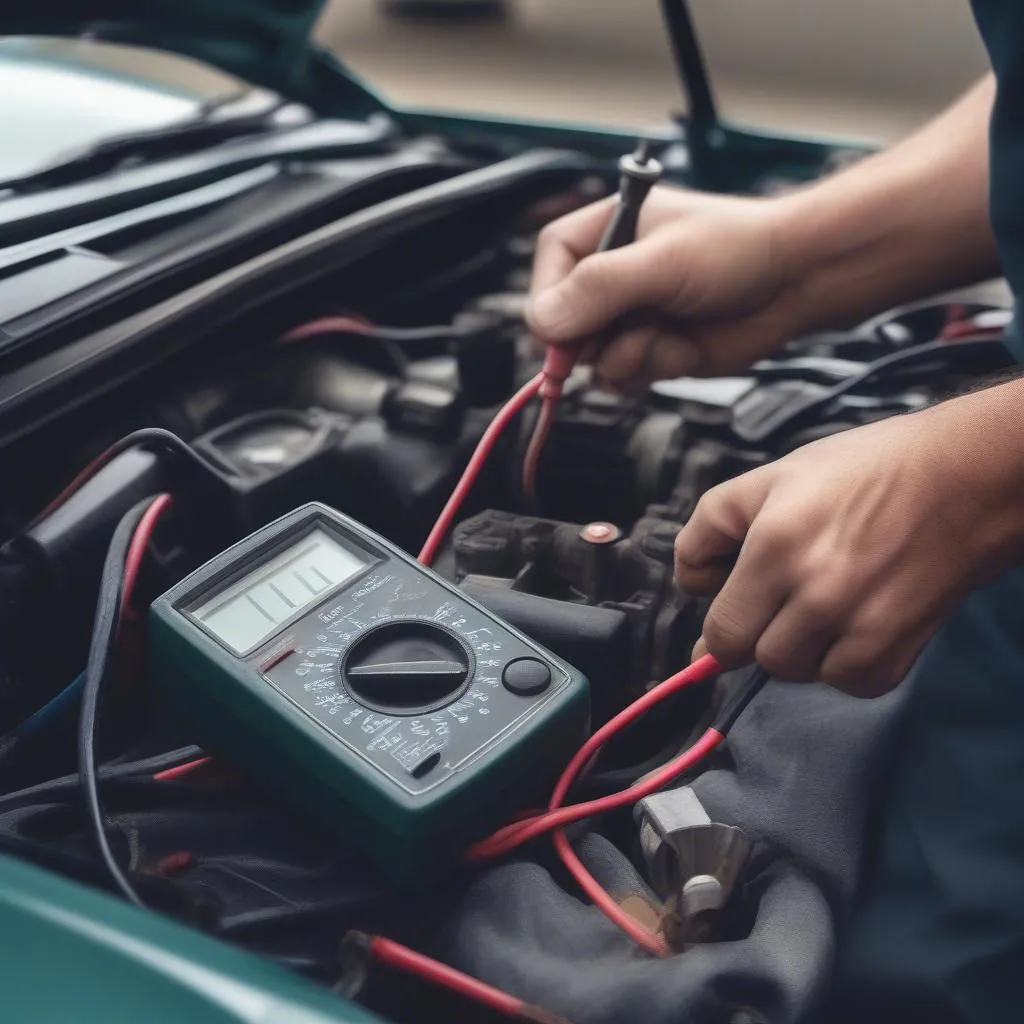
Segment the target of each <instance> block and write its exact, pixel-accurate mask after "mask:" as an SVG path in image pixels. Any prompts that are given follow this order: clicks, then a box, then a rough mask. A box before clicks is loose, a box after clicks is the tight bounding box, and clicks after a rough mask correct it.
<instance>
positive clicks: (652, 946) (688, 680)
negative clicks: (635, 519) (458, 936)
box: [469, 655, 725, 956]
mask: <svg viewBox="0 0 1024 1024" xmlns="http://www.w3.org/2000/svg"><path fill="white" fill-rule="evenodd" d="M719 671H721V666H720V665H719V664H718V662H717V661H715V659H714V658H712V657H711V656H710V655H705V656H704V657H703V658H700V659H699V660H697V661H696V662H694V663H693V664H692V665H690V666H689V667H687V668H685V669H683V670H682V671H681V672H677V673H676V674H675V675H674V676H671V677H670V678H669V679H666V680H665V682H663V683H661V684H660V685H658V686H656V687H654V689H652V690H651V691H650V692H648V693H646V694H644V696H643V697H641V698H640V699H639V700H637V701H635V702H634V703H633V704H631V705H630V706H629V707H628V708H626V709H625V710H624V711H622V712H620V713H619V714H618V715H616V716H615V717H614V718H612V719H611V720H610V721H609V722H607V723H606V724H605V725H604V726H602V727H601V728H600V729H598V731H597V732H595V733H594V734H593V736H591V737H590V739H588V740H587V742H586V743H585V744H584V745H583V746H582V747H580V749H579V750H578V751H577V752H576V755H575V756H574V757H573V759H572V760H571V761H570V762H569V764H568V765H567V766H566V768H565V770H564V771H563V772H562V775H561V777H560V778H559V780H558V783H557V785H556V786H555V789H554V792H553V793H552V794H551V800H550V803H549V804H548V811H547V812H546V813H544V814H539V815H535V816H534V817H532V818H527V819H525V820H520V821H516V822H513V823H512V824H510V825H506V826H505V828H503V829H499V830H498V831H497V832H496V833H494V835H492V836H490V837H489V838H488V839H485V840H483V841H482V842H480V843H477V844H475V845H474V846H473V847H471V848H470V851H469V856H470V857H472V858H474V859H481V858H486V857H497V856H501V855H503V854H505V853H508V852H509V851H511V850H513V849H515V848H516V847H517V846H519V845H521V844H522V843H525V842H526V841H527V840H529V839H532V838H534V837H536V836H539V835H541V834H543V833H544V832H547V831H553V832H554V835H553V837H552V839H553V842H554V847H555V852H556V853H557V854H558V856H559V857H560V859H561V861H562V863H563V864H564V865H565V867H566V870H567V871H568V872H569V873H570V874H571V875H572V877H573V878H574V879H575V881H576V883H577V885H579V887H580V888H581V889H582V890H583V892H584V893H586V895H587V896H588V897H589V898H590V900H591V902H592V903H593V904H594V905H595V906H596V907H597V908H598V909H599V910H600V911H601V912H602V913H603V914H604V915H605V916H606V917H607V918H608V919H609V920H610V921H612V923H613V924H615V925H616V926H617V927H618V928H620V929H621V930H622V931H623V932H625V933H626V934H627V935H628V936H629V937H630V938H631V939H633V941H634V942H636V943H637V945H639V946H640V947H641V948H642V949H645V950H647V952H648V953H651V954H653V955H654V956H664V955H665V954H666V953H667V952H668V947H667V946H666V945H665V943H664V941H663V940H662V939H661V938H660V937H659V936H657V935H655V934H654V933H653V932H651V931H650V930H649V929H648V928H645V927H644V926H643V925H642V924H640V923H639V922H638V921H637V920H635V919H634V918H633V917H631V916H630V915H629V914H627V913H626V912H625V911H624V910H623V909H622V908H621V907H620V906H619V905H618V903H616V902H615V900H614V899H613V898H612V897H611V895H609V893H608V892H607V891H606V890H605V889H604V888H602V886H601V885H600V884H599V883H598V882H597V880H596V879H595V878H594V876H593V875H591V874H590V872H589V871H588V870H587V869H586V867H585V865H584V864H583V862H582V861H581V860H580V859H579V857H577V856H576V852H575V851H574V850H573V848H572V846H571V844H570V843H569V840H568V838H567V837H566V835H565V833H564V832H563V831H562V828H561V826H562V825H565V824H568V823H569V822H570V821H578V820H580V819H582V818H586V817H590V816H591V815H593V814H601V813H604V812H605V811H609V810H614V809H615V808H617V807H622V806H624V805H625V804H630V803H635V802H636V801H637V800H641V799H643V797H645V796H648V795H649V794H650V793H653V792H656V791H657V790H658V789H661V788H662V787H663V786H665V785H667V784H668V783H669V782H671V781H673V780H675V779H676V778H678V777H679V776H680V775H682V774H683V773H684V772H686V771H689V770H690V769H691V768H692V767H693V766H694V765H696V764H698V763H699V762H700V761H701V760H703V759H704V758H705V757H706V756H707V755H708V754H710V753H711V752H712V751H713V750H714V749H715V748H716V747H717V746H718V745H719V744H720V743H721V742H722V741H723V740H724V738H725V737H724V736H723V735H722V734H721V733H720V732H718V730H717V729H708V730H707V731H706V732H705V733H704V735H703V736H702V737H701V738H700V739H699V740H697V742H696V743H694V744H693V745H692V746H691V747H690V748H689V749H688V750H686V751H684V752H683V753H682V754H680V755H679V756H678V757H676V758H674V759H673V760H672V761H670V762H669V763H668V764H667V765H665V766H663V767H662V768H660V769H658V771H656V772H654V773H652V774H651V775H649V776H648V777H647V778H646V779H645V780H644V781H643V782H640V783H638V784H636V785H634V786H632V787H630V788H629V789H625V790H622V791H621V792H619V793H613V794H610V795H609V796H606V797H601V798H599V799H597V800H589V801H586V802H585V803H581V804H574V805H572V806H569V807H562V801H563V800H564V799H565V796H566V794H567V793H568V792H569V788H570V787H571V785H572V783H573V782H574V781H575V780H576V778H577V776H578V775H579V773H580V772H581V771H582V770H583V768H584V767H585V766H586V765H587V764H588V763H589V762H590V760H591V759H592V758H593V757H594V755H595V754H596V753H597V751H598V750H599V749H600V748H601V746H603V744H605V743H606V742H607V741H608V740H609V739H610V738H611V737H612V736H614V735H615V734H616V733H617V732H620V731H621V730H622V729H623V728H624V727H625V726H627V725H628V724H629V723H630V722H632V721H634V720H635V719H636V718H637V717H638V716H640V715H642V714H643V713H644V712H645V711H647V710H649V709H650V708H651V707H653V705H655V704H657V703H659V702H660V701H662V700H664V699H665V698H666V697H668V696H670V695H671V694H673V693H675V692H676V691H677V690H680V689H682V688H683V687H684V686H691V685H693V684H694V683H698V682H701V681H703V680H705V679H707V678H708V677H709V676H712V675H716V674H717V673H718V672H719Z"/></svg>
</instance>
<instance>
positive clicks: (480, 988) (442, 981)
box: [369, 935, 527, 1018]
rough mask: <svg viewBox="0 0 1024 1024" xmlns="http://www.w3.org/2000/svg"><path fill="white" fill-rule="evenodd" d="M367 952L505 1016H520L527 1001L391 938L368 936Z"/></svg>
mask: <svg viewBox="0 0 1024 1024" xmlns="http://www.w3.org/2000/svg"><path fill="white" fill-rule="evenodd" d="M369 953H370V956H371V957H372V958H373V959H374V960H376V961H377V963H379V964H383V965H384V966H386V967H392V968H395V969H396V970H399V971H404V972H406V973H407V974H414V975H416V976H417V977H419V978H423V979H424V980H425V981H429V982H431V983H432V984H435V985H440V986H442V987H444V988H447V989H451V990H452V991H453V992H458V993H459V994H460V995H463V996H466V997H467V998H469V999H472V1000H474V1001H476V1002H478V1003H482V1004H483V1005H484V1006H489V1007H490V1008H491V1009H492V1010H497V1011H498V1013H502V1014H504V1015H505V1016H506V1017H513V1018H515V1017H522V1016H523V1014H524V1011H526V1009H527V1004H526V1003H524V1002H523V1000H522V999H517V998H516V997H515V996H510V995H509V994H508V993H507V992H502V991H501V989H497V988H492V987H491V986H490V985H486V984H484V982H482V981H477V980H476V978H471V977H470V976H469V975H468V974H463V973H462V972H461V971H457V970H455V969H454V968H453V967H449V966H448V965H447V964H443V963H440V962H439V961H437V960H433V959H432V958H431V957H428V956H424V955H423V954H422V953H417V952H416V951H415V950H412V949H409V948H408V947H407V946H403V945H401V943H398V942H393V941H392V940H391V939H385V938H383V937H381V936H379V935H373V936H371V937H370V943H369Z"/></svg>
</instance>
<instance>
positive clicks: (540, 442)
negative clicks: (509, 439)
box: [523, 397, 558, 501]
mask: <svg viewBox="0 0 1024 1024" xmlns="http://www.w3.org/2000/svg"><path fill="white" fill-rule="evenodd" d="M557 412H558V399H557V398H552V397H548V398H545V399H544V400H543V401H542V402H541V404H540V412H539V413H538V414H537V422H536V424H535V425H534V428H533V434H532V436H531V437H530V444H529V446H528V447H527V449H526V456H525V457H524V459H523V491H524V493H525V494H526V496H527V498H529V499H530V500H531V501H535V500H536V497H537V469H538V467H539V465H540V457H541V453H542V452H543V451H544V446H545V445H546V444H547V440H548V435H549V434H550V433H551V428H552V426H553V425H554V422H555V416H556V414H557Z"/></svg>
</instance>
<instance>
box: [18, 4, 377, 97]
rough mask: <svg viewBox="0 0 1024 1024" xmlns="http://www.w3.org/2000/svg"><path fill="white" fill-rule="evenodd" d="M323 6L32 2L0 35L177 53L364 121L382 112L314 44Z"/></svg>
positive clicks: (368, 92) (363, 89)
mask: <svg viewBox="0 0 1024 1024" xmlns="http://www.w3.org/2000/svg"><path fill="white" fill-rule="evenodd" d="M323 6H324V0H147V2H146V3H143V4H140V3H138V2H136V0H90V2H88V3H76V2H73V0H33V2H32V3H30V4H18V5H8V7H7V9H6V10H4V11H3V13H0V35H3V36H64V37H88V38H90V39H94V40H103V41H106V42H111V43H122V44H125V45H130V46H142V47H149V48H152V49H155V50H165V51H169V52H172V53H178V54H181V55H182V56H185V57H190V58H192V59H194V60H197V61H200V62H202V63H204V64H207V65H211V66H213V67H216V68H220V69H221V70H223V71H226V72H227V73H228V74H230V75H234V76H236V77H238V78H240V79H242V80H244V81H246V82H249V83H251V84H253V85H259V86H263V87H265V88H267V89H270V90H273V91H274V92H277V93H280V94H281V95H282V96H287V97H289V98H291V99H295V100H298V101H300V102H302V103H305V104H307V105H308V106H310V107H311V108H313V109H314V110H316V111H317V112H319V113H322V114H344V115H345V116H347V117H365V116H368V115H370V114H372V113H375V112H378V111H381V110H384V109H386V105H385V104H384V102H383V101H382V100H381V99H380V97H379V96H377V95H376V94H375V93H374V92H373V90H371V89H370V88H369V87H368V86H367V85H366V84H365V83H363V82H361V81H360V80H358V78H357V77H356V76H355V75H353V74H352V73H351V72H350V71H349V70H348V69H347V68H346V67H345V66H344V65H343V64H342V63H341V62H340V61H338V60H337V59H336V58H335V57H334V56H333V55H332V54H331V53H329V52H328V51H327V50H325V49H323V48H322V47H320V46H318V45H317V44H316V43H315V42H314V40H313V28H314V26H315V25H316V22H317V19H318V18H319V16H320V12H321V10H322V8H323ZM15 8H16V9H15Z"/></svg>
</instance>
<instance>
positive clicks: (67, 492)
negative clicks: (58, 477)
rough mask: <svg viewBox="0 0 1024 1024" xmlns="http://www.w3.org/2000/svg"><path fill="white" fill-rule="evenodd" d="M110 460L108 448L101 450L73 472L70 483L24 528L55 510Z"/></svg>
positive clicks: (30, 526)
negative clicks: (82, 466) (82, 467)
mask: <svg viewBox="0 0 1024 1024" xmlns="http://www.w3.org/2000/svg"><path fill="white" fill-rule="evenodd" d="M109 460H110V450H109V449H108V450H107V451H105V452H101V453H100V454H99V455H97V456H96V458H94V459H93V460H92V461H91V462H89V463H88V464H87V465H86V467H85V468H84V469H82V470H80V471H79V472H78V473H76V474H75V476H74V478H73V479H72V481H71V483H69V484H68V485H67V486H66V487H65V488H64V489H63V490H62V491H61V492H60V493H59V494H58V495H57V497H56V498H54V499H53V501H51V502H50V503H49V504H48V505H47V506H46V507H45V508H44V509H43V510H42V511H41V512H39V513H37V514H36V515H35V516H33V517H32V519H30V520H29V523H28V526H26V527H25V529H26V530H31V529H32V527H33V526H38V524H39V523H41V522H42V521H43V520H44V519H45V518H46V517H47V516H48V515H50V514H51V513H52V512H55V511H56V510H57V509H58V508H60V507H61V505H63V504H64V503H65V502H66V501H67V500H68V499H69V498H70V497H71V496H72V495H74V494H75V492H76V491H78V490H79V489H80V488H81V487H82V485H83V484H85V483H87V482H88V481H89V480H91V479H92V478H93V477H94V476H95V475H96V474H97V473H98V472H99V471H100V470H101V469H102V468H103V467H104V466H105V465H106V464H107V462H108V461H109Z"/></svg>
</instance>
